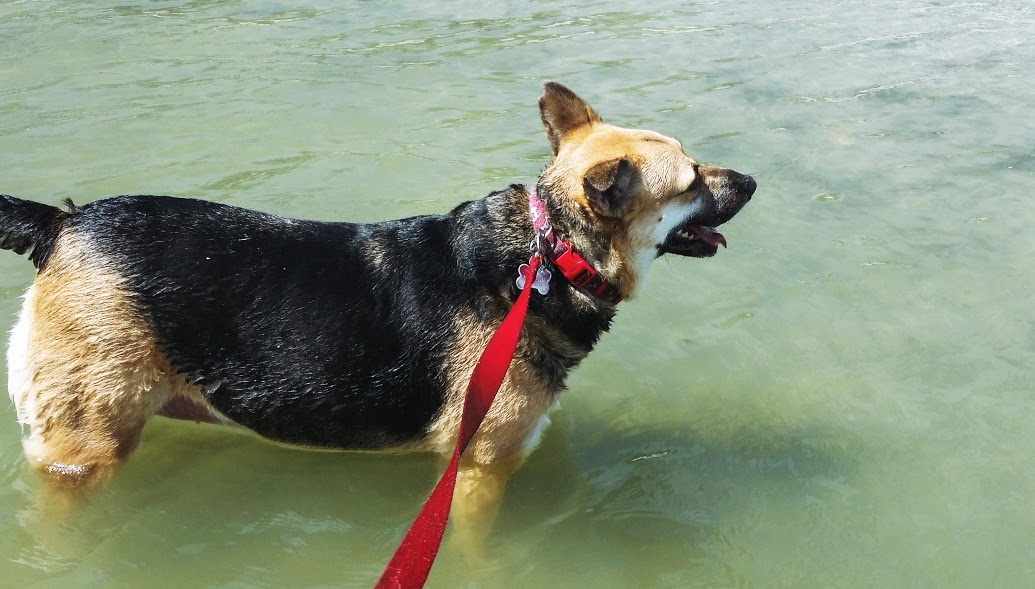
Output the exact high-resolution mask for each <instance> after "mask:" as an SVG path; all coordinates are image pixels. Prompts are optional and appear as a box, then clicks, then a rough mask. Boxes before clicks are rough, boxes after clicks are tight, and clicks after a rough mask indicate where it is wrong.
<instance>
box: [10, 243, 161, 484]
mask: <svg viewBox="0 0 1035 589" xmlns="http://www.w3.org/2000/svg"><path fill="white" fill-rule="evenodd" d="M122 284H123V280H122V278H121V277H120V276H119V275H118V274H117V273H116V272H114V271H113V270H111V269H110V268H109V267H108V266H107V265H106V264H105V263H103V260H98V259H96V258H93V257H91V255H90V253H89V251H88V250H87V249H86V248H85V247H84V246H83V244H82V243H80V242H78V241H77V240H76V239H75V237H74V236H65V237H63V239H62V240H61V241H60V242H59V244H58V246H57V248H56V251H55V252H54V254H53V256H52V258H51V259H50V261H49V262H48V264H47V266H46V267H45V268H44V270H43V271H42V272H41V273H40V274H39V276H37V278H36V281H35V283H34V284H33V286H32V288H31V289H30V290H29V293H28V294H27V295H26V300H25V304H24V307H23V309H22V313H21V317H20V319H19V323H18V325H17V326H16V328H15V330H14V332H13V334H12V339H11V349H10V353H9V358H10V362H11V377H10V379H11V382H10V385H11V391H10V392H11V397H12V399H13V400H14V401H15V404H16V406H17V410H18V418H19V421H21V422H22V423H23V424H24V425H27V426H28V427H29V436H28V437H27V438H26V439H25V441H24V448H25V453H26V456H27V457H28V459H29V462H30V463H31V464H32V465H33V466H34V467H35V468H36V469H37V470H38V471H40V472H41V473H42V474H43V475H44V478H45V479H46V480H47V482H48V483H51V486H52V487H53V488H56V489H61V490H65V491H68V492H70V493H72V494H77V493H79V492H80V491H84V490H89V489H94V488H97V487H99V486H101V485H103V484H104V483H105V482H106V481H107V480H108V479H109V478H110V476H111V474H112V473H113V472H114V470H115V469H116V468H117V467H118V465H119V464H121V463H122V462H123V461H124V460H125V459H126V458H127V457H128V456H129V455H130V453H132V451H133V450H134V449H135V448H136V446H137V443H138V442H139V441H140V435H141V432H142V430H143V427H144V424H145V423H146V422H147V420H148V419H149V418H150V417H151V416H152V415H154V413H155V411H156V410H157V409H158V408H159V407H160V406H161V405H162V404H163V403H164V402H165V401H166V400H167V398H168V395H169V390H168V387H167V386H165V381H166V379H167V378H168V377H169V373H168V368H167V367H168V361H167V360H165V357H164V355H163V354H162V353H161V352H160V351H159V350H158V348H157V346H156V343H155V340H154V337H153V335H152V333H151V330H150V328H149V327H148V325H147V323H146V321H144V319H143V318H142V317H140V316H139V314H138V313H137V311H136V309H135V306H134V305H133V303H132V298H131V297H130V296H129V295H128V293H127V292H126V291H125V290H124V289H123V288H122V287H121V285H122Z"/></svg>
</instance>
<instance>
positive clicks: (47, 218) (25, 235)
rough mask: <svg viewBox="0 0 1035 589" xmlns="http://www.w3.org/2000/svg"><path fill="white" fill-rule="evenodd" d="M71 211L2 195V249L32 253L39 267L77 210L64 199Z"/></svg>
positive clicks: (33, 260) (35, 263)
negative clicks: (66, 222) (67, 221)
mask: <svg viewBox="0 0 1035 589" xmlns="http://www.w3.org/2000/svg"><path fill="white" fill-rule="evenodd" d="M65 204H66V205H67V206H68V209H69V211H68V212H66V211H63V210H61V209H59V208H57V207H52V206H50V205H45V204H41V203H38V202H32V201H29V200H22V199H20V198H15V197H13V196H8V195H6V194H0V249H5V250H12V251H13V252H15V253H17V254H24V253H25V252H29V259H30V260H32V264H33V265H34V266H36V269H37V270H38V269H40V268H42V267H43V265H44V264H45V263H46V262H47V258H48V257H49V256H50V252H51V251H52V250H53V249H54V244H55V243H56V242H57V238H58V234H60V233H61V228H62V227H64V225H65V221H66V220H67V219H68V218H69V217H70V216H71V215H72V213H73V212H75V205H73V204H72V201H71V200H67V199H66V200H65Z"/></svg>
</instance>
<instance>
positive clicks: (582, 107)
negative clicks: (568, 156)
mask: <svg viewBox="0 0 1035 589" xmlns="http://www.w3.org/2000/svg"><path fill="white" fill-rule="evenodd" d="M539 115H540V116H541V117H542V119H543V126H545V127H546V137H547V139H549V140H550V147H552V148H553V154H554V155H557V152H558V150H560V147H561V139H562V138H563V137H564V136H565V135H566V134H567V133H569V132H570V131H574V130H575V129H578V128H579V127H582V126H583V125H589V124H591V123H599V122H601V119H600V116H599V115H598V114H597V113H595V112H593V109H592V108H590V107H589V105H588V104H586V102H585V101H584V100H582V99H581V98H579V97H578V96H576V95H575V93H574V92H572V91H571V90H568V89H567V88H565V87H564V86H562V85H560V84H558V83H557V82H547V83H545V84H543V94H542V96H540V97H539Z"/></svg>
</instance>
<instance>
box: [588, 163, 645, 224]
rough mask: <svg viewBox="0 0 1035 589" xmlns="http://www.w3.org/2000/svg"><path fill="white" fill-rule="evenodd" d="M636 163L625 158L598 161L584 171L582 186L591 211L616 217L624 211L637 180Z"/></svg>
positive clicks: (638, 174)
mask: <svg viewBox="0 0 1035 589" xmlns="http://www.w3.org/2000/svg"><path fill="white" fill-rule="evenodd" d="M639 179H640V172H639V170H637V169H636V164H634V163H632V162H631V161H630V160H627V159H625V158H621V159H614V160H610V161H606V162H603V163H599V164H597V165H595V166H593V167H592V168H590V170H589V172H587V173H586V177H585V178H583V180H582V188H583V190H584V191H585V192H586V199H587V200H588V201H589V207H590V208H591V209H593V212H595V213H597V214H598V215H603V216H605V217H617V216H619V215H621V214H622V213H623V212H624V209H625V207H626V205H627V204H628V203H629V201H630V200H631V198H632V196H633V193H634V192H635V190H636V184H637V182H639Z"/></svg>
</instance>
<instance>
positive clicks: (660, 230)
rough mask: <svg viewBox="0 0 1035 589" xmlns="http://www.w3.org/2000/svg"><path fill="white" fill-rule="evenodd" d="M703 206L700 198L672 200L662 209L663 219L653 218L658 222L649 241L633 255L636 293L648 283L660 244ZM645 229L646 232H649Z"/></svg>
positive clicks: (650, 232)
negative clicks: (690, 200) (686, 201)
mask: <svg viewBox="0 0 1035 589" xmlns="http://www.w3.org/2000/svg"><path fill="white" fill-rule="evenodd" d="M699 208H701V203H700V200H697V199H695V200H693V201H692V202H688V203H680V202H670V203H668V204H666V205H665V206H664V208H662V209H661V220H657V219H652V220H653V221H655V222H656V223H657V224H656V225H655V226H654V227H653V228H651V229H649V230H648V231H649V236H650V237H649V238H648V240H647V241H648V242H649V243H644V244H642V245H641V246H640V248H639V249H638V250H637V251H636V253H635V254H634V256H633V264H634V265H635V272H636V293H639V292H641V291H642V290H643V286H644V285H645V284H647V274H648V273H649V272H650V267H651V264H653V263H654V260H656V259H658V247H657V246H658V244H659V243H665V238H666V237H668V234H669V233H670V232H671V231H672V230H673V229H675V228H676V227H678V226H680V225H681V224H682V223H683V222H684V221H686V220H687V219H689V218H690V216H691V215H693V214H694V213H696V212H697V210H698V209H699ZM648 231H644V233H648Z"/></svg>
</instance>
